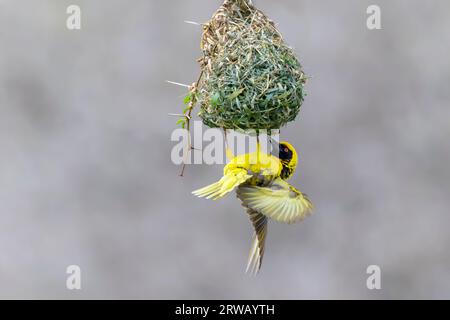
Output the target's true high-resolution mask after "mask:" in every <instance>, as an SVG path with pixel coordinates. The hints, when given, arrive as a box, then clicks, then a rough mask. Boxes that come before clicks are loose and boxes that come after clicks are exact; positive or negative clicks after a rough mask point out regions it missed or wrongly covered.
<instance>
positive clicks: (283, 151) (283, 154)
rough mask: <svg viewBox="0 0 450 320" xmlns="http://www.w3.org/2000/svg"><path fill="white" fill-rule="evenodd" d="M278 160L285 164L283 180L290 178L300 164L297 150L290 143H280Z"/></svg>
mask: <svg viewBox="0 0 450 320" xmlns="http://www.w3.org/2000/svg"><path fill="white" fill-rule="evenodd" d="M278 148H279V152H278V158H279V159H280V160H281V162H282V164H283V171H284V172H282V176H283V177H282V178H283V179H287V178H289V177H290V176H291V175H292V174H293V173H294V171H295V168H296V167H297V162H298V155H297V151H296V150H295V148H294V147H293V146H292V144H290V143H289V142H285V141H283V142H280V144H279V145H278Z"/></svg>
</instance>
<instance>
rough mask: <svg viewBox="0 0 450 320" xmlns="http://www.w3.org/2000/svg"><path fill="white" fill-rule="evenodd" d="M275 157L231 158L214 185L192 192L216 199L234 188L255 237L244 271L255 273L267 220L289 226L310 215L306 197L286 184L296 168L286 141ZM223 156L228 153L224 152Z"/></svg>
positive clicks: (256, 154) (260, 154)
mask: <svg viewBox="0 0 450 320" xmlns="http://www.w3.org/2000/svg"><path fill="white" fill-rule="evenodd" d="M278 148H279V152H278V155H279V156H278V157H276V156H273V155H271V154H267V153H264V152H261V151H260V145H259V143H258V144H257V150H256V152H253V153H246V154H243V155H239V156H235V157H234V156H232V155H231V160H230V162H229V163H228V164H227V165H226V166H225V168H224V170H223V177H222V178H221V179H220V180H219V181H218V182H216V183H213V184H211V185H209V186H206V187H204V188H202V189H199V190H196V191H193V192H192V193H193V194H194V195H196V196H198V197H201V198H203V197H204V198H206V199H213V200H217V199H220V198H222V197H223V196H225V195H227V194H228V193H230V192H231V191H233V190H234V189H237V190H236V194H237V197H238V198H239V199H240V200H241V201H242V205H243V206H244V207H245V208H246V209H247V213H248V215H249V217H250V221H251V222H252V225H253V228H254V230H255V234H254V236H253V242H252V246H251V249H250V254H249V258H248V264H247V270H246V272H249V271H250V272H251V273H253V274H257V273H258V271H259V270H260V268H261V264H262V259H263V256H264V245H265V240H266V235H267V224H268V219H272V220H275V221H277V222H282V223H288V224H292V223H295V222H298V221H301V220H303V219H304V218H305V217H306V216H308V215H310V214H311V213H312V209H313V204H312V203H311V201H310V200H309V199H308V197H307V196H306V195H305V194H303V193H301V192H300V191H298V190H297V189H296V188H294V187H293V186H291V185H290V184H289V183H287V182H286V180H288V179H289V178H290V177H291V176H292V175H293V174H294V171H295V169H296V167H297V162H298V156H297V152H296V151H295V149H294V147H293V146H292V145H291V144H290V143H288V142H281V143H280V144H279V146H278ZM227 154H231V152H230V151H229V150H227Z"/></svg>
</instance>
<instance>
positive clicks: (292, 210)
mask: <svg viewBox="0 0 450 320" xmlns="http://www.w3.org/2000/svg"><path fill="white" fill-rule="evenodd" d="M237 196H238V198H239V199H241V201H242V204H243V205H244V206H245V207H247V208H250V209H252V210H255V211H257V212H259V213H261V214H263V215H265V216H266V217H268V218H271V219H273V220H275V221H278V222H283V223H289V224H290V223H295V222H298V221H301V220H303V219H304V218H305V217H306V216H308V215H310V214H311V213H312V209H313V207H314V206H313V204H312V203H311V201H310V200H309V199H308V197H307V196H306V195H305V194H303V193H301V192H300V191H298V190H297V189H295V188H294V187H293V186H291V185H290V184H289V183H287V182H286V181H284V180H282V179H281V178H277V179H275V180H274V181H273V182H272V183H271V184H270V185H268V186H266V187H259V186H251V185H248V184H244V185H242V186H240V187H239V188H238V189H237Z"/></svg>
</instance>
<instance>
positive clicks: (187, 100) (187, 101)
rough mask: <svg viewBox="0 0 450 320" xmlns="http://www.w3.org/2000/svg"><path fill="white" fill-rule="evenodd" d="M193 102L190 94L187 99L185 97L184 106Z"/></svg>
mask: <svg viewBox="0 0 450 320" xmlns="http://www.w3.org/2000/svg"><path fill="white" fill-rule="evenodd" d="M191 101H192V93H189V94H188V95H187V96H186V97H184V100H183V102H184V104H189V102H191Z"/></svg>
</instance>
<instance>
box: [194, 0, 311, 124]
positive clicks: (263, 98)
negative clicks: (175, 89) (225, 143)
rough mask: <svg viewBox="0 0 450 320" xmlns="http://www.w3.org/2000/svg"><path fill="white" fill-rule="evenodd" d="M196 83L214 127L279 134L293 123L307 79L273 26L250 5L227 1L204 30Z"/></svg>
mask: <svg viewBox="0 0 450 320" xmlns="http://www.w3.org/2000/svg"><path fill="white" fill-rule="evenodd" d="M201 48H202V50H203V54H204V56H203V57H202V58H201V59H200V60H199V61H200V65H201V68H202V77H201V80H200V81H199V83H198V84H197V85H198V87H197V90H198V91H197V92H198V102H199V103H200V106H201V110H200V113H199V116H200V118H201V119H202V120H203V122H204V124H205V125H207V126H209V127H211V128H224V129H235V130H236V129H237V130H250V129H258V130H261V129H266V130H270V129H279V128H281V127H283V126H284V125H286V124H287V123H288V122H290V121H293V120H295V118H296V116H297V115H298V113H299V111H300V107H301V105H302V103H303V99H304V96H305V92H304V85H305V82H306V76H305V74H304V73H303V71H302V69H301V65H300V63H299V61H298V60H297V58H296V56H295V53H294V52H293V50H292V49H291V48H290V47H288V46H287V45H286V44H285V42H284V41H283V38H282V36H281V34H280V33H279V31H278V30H277V29H276V27H275V25H274V23H273V22H272V21H271V20H269V18H267V16H266V15H265V14H264V13H262V12H261V11H260V10H258V9H256V8H255V7H254V6H253V4H252V2H251V0H226V1H225V2H224V4H223V5H222V6H221V7H220V8H219V10H218V11H217V12H216V13H215V14H214V16H213V17H212V19H211V20H210V21H209V22H208V23H206V24H205V25H204V32H203V36H202V41H201Z"/></svg>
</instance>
